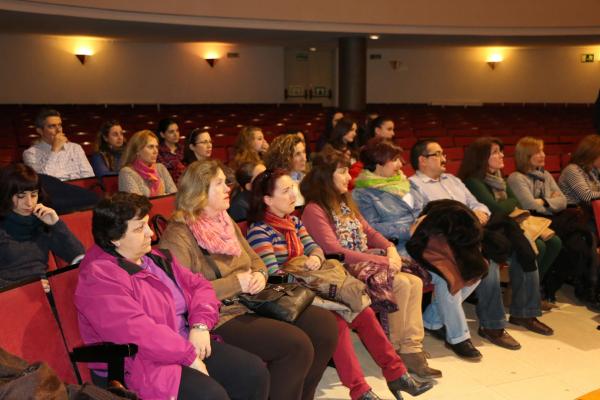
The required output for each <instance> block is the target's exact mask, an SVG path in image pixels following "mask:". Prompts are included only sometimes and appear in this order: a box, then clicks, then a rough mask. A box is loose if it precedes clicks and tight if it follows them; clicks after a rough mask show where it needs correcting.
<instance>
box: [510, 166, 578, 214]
mask: <svg viewBox="0 0 600 400" xmlns="http://www.w3.org/2000/svg"><path fill="white" fill-rule="evenodd" d="M507 182H508V186H510V188H511V189H512V191H513V193H514V195H515V197H516V198H517V200H518V201H519V203H520V204H521V207H523V208H524V209H525V210H531V211H536V212H538V213H540V214H545V215H552V214H554V213H557V212H559V211H562V210H564V209H565V208H566V207H567V198H566V197H565V195H564V194H563V193H562V192H561V190H560V188H559V187H558V185H557V184H556V181H555V180H554V178H553V177H552V175H551V174H550V173H549V172H548V171H544V181H541V180H539V179H533V178H532V177H531V176H529V175H526V174H524V173H522V172H518V171H515V172H513V173H512V174H510V176H509V177H508V179H507ZM536 199H543V200H545V201H546V203H547V204H548V206H544V205H542V206H541V205H539V204H536V202H535V200H536Z"/></svg>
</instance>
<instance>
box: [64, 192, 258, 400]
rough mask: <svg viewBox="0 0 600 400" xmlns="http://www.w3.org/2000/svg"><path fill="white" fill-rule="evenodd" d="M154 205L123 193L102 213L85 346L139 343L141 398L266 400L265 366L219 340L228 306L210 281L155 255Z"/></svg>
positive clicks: (87, 284)
mask: <svg viewBox="0 0 600 400" xmlns="http://www.w3.org/2000/svg"><path fill="white" fill-rule="evenodd" d="M151 207H152V204H151V203H150V201H149V200H148V199H147V198H146V197H143V196H139V195H136V194H130V193H117V194H115V195H114V196H113V197H111V198H106V199H104V200H102V201H101V202H100V203H99V204H98V205H97V206H96V208H95V209H94V215H93V218H92V233H93V235H94V241H95V242H96V244H95V245H94V246H93V247H92V248H91V249H90V250H89V251H88V252H87V254H86V256H85V258H84V259H83V261H82V262H81V266H80V272H79V280H78V283H77V289H76V290H75V306H76V307H77V312H78V317H79V329H80V332H81V336H82V338H83V341H84V342H85V343H97V342H114V343H119V344H128V343H134V344H136V345H137V347H138V352H137V354H136V355H135V356H134V357H130V358H126V359H125V383H126V384H127V386H128V388H129V389H131V390H133V391H135V392H137V393H138V394H139V395H140V398H144V399H167V398H169V399H171V398H175V397H177V398H178V399H206V400H215V399H219V400H220V399H223V400H226V399H229V398H247V399H256V400H266V399H267V396H268V387H269V376H268V372H267V371H266V369H265V367H264V364H263V363H262V361H261V360H260V359H259V358H258V357H256V356H254V355H252V354H250V353H247V352H245V351H243V350H241V349H238V348H236V347H233V346H231V345H229V344H225V343H222V342H220V341H217V340H215V339H214V338H211V331H212V330H213V328H214V327H215V325H216V324H217V321H218V319H219V308H220V306H221V303H220V301H219V300H218V299H217V297H216V295H215V291H214V289H213V288H212V285H211V284H210V282H208V281H207V280H206V279H204V278H203V277H202V276H200V275H197V274H192V273H191V272H189V271H188V270H187V269H186V268H184V267H182V266H181V264H180V263H179V262H178V261H177V259H176V258H173V257H172V256H171V254H170V253H169V252H168V251H164V250H161V251H159V250H152V248H151V246H150V244H151V239H152V230H151V229H150V227H149V226H148V212H149V211H150V208H151ZM105 372H106V371H103V370H101V369H96V370H94V377H95V378H96V380H101V379H102V378H101V377H102V376H105V375H104V374H105Z"/></svg>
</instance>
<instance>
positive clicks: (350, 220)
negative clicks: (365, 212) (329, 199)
mask: <svg viewBox="0 0 600 400" xmlns="http://www.w3.org/2000/svg"><path fill="white" fill-rule="evenodd" d="M333 224H334V225H335V234H336V235H337V237H338V241H339V242H340V244H341V245H342V246H343V247H345V248H347V249H350V250H355V251H367V250H368V249H369V248H368V246H367V235H365V232H364V231H363V229H362V225H361V223H360V220H359V219H358V218H356V217H355V216H353V215H352V210H350V207H348V206H347V205H346V203H341V204H340V214H336V213H334V214H333Z"/></svg>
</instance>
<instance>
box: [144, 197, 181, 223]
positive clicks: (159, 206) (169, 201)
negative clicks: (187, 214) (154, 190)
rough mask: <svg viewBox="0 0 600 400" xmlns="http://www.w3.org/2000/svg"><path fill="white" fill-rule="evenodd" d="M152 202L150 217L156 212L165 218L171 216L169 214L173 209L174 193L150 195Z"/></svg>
mask: <svg viewBox="0 0 600 400" xmlns="http://www.w3.org/2000/svg"><path fill="white" fill-rule="evenodd" d="M150 202H151V203H152V210H150V219H152V217H154V216H155V215H157V214H160V215H162V216H164V217H165V218H167V219H169V218H171V214H173V211H175V194H168V195H165V196H158V197H152V198H151V199H150Z"/></svg>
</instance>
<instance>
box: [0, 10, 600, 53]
mask: <svg viewBox="0 0 600 400" xmlns="http://www.w3.org/2000/svg"><path fill="white" fill-rule="evenodd" d="M349 4H351V6H349ZM0 10H3V11H0V33H1V32H3V33H36V34H58V35H89V36H101V37H109V38H118V39H130V40H148V41H224V42H235V43H251V44H274V45H283V46H289V47H304V46H314V45H319V46H335V45H336V43H337V38H339V37H341V36H349V35H365V34H368V33H378V34H382V38H381V40H379V41H378V42H377V47H388V46H389V47H396V46H412V45H418V46H422V45H543V44H553V45H556V44H598V43H599V42H600V2H599V1H597V0H579V1H578V2H573V3H570V4H569V5H567V4H566V2H563V1H558V0H556V1H544V0H530V1H516V0H505V1H504V2H497V1H494V2H492V1H481V0H454V1H446V0H421V1H418V2H410V1H400V0H371V1H369V2H363V1H358V0H349V1H348V0H345V1H343V0H337V1H336V0H329V1H323V0H303V1H297V0H293V1H292V0H288V1H281V0H262V1H254V2H248V1H242V0H220V1H218V2H217V1H207V0H205V1H196V0H179V1H162V0H129V1H127V2H123V1H122V0H120V1H118V0H88V1H84V0H45V1H17V0H0Z"/></svg>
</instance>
